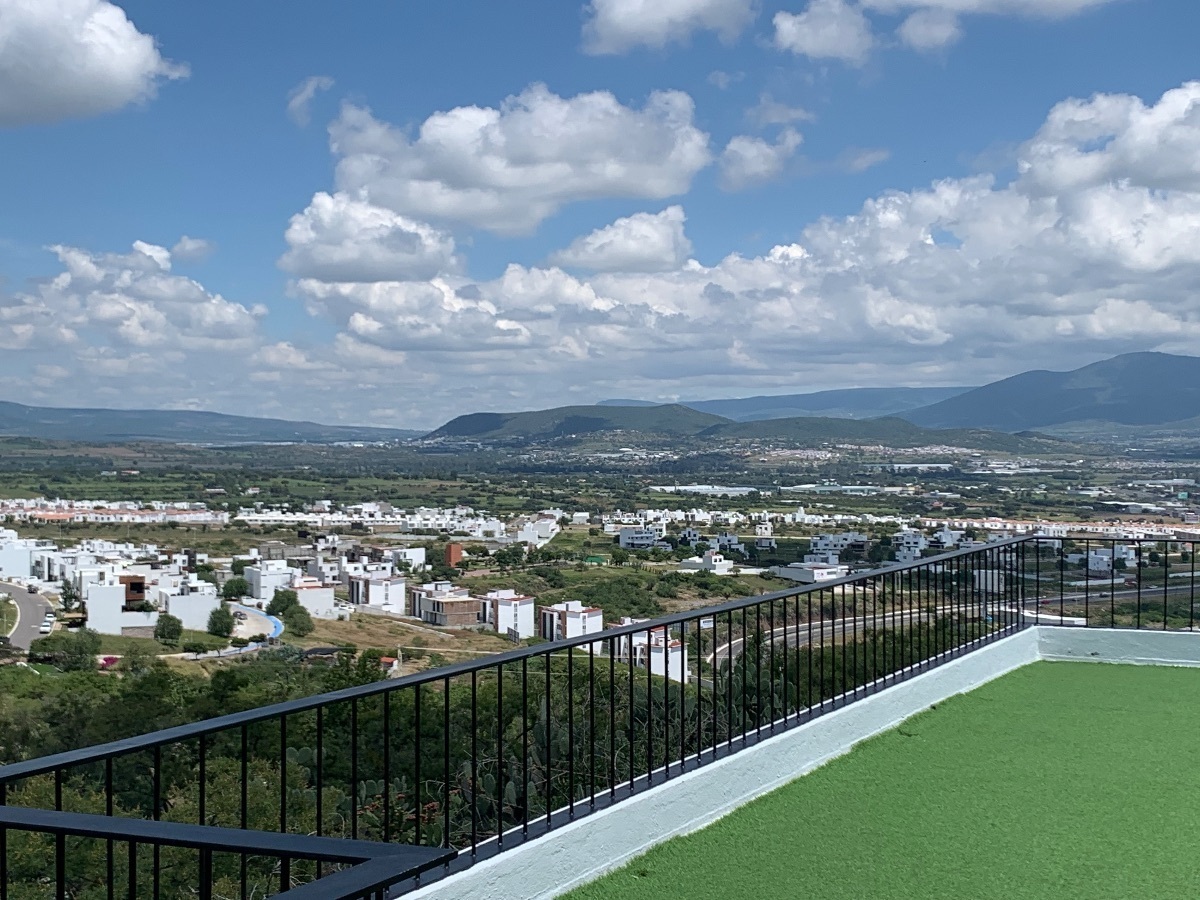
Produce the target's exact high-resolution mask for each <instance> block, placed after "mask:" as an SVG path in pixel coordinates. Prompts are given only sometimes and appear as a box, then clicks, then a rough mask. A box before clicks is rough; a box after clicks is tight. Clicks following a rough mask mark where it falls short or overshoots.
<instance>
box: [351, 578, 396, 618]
mask: <svg viewBox="0 0 1200 900" xmlns="http://www.w3.org/2000/svg"><path fill="white" fill-rule="evenodd" d="M349 587H350V603H351V605H354V606H374V607H377V608H379V609H382V610H383V611H385V612H394V613H396V615H400V616H407V615H408V614H409V606H408V589H407V582H406V581H405V579H403V578H401V577H399V576H397V575H358V576H355V577H353V578H351V579H350V585H349Z"/></svg>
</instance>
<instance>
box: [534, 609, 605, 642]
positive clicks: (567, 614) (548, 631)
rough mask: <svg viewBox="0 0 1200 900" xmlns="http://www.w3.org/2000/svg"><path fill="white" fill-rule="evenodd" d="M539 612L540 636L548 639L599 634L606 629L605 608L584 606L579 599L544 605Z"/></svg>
mask: <svg viewBox="0 0 1200 900" xmlns="http://www.w3.org/2000/svg"><path fill="white" fill-rule="evenodd" d="M538 612H539V614H540V615H539V620H538V636H539V637H542V638H544V639H545V640H547V641H560V640H564V639H566V638H573V637H582V636H583V635H585V634H599V633H600V632H602V631H603V630H604V610H602V609H600V608H599V607H596V606H584V605H583V604H582V603H580V602H579V601H578V600H567V601H566V602H564V603H555V604H554V605H553V606H543V607H542V608H541V609H540V610H539V611H538Z"/></svg>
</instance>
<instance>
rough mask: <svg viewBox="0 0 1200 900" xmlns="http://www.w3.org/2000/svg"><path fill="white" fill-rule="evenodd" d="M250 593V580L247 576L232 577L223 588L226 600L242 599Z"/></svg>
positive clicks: (222, 591)
mask: <svg viewBox="0 0 1200 900" xmlns="http://www.w3.org/2000/svg"><path fill="white" fill-rule="evenodd" d="M249 595H250V582H248V581H247V580H246V579H245V578H230V579H229V580H228V581H226V582H225V585H224V587H222V588H221V596H222V597H224V598H225V599H226V600H240V599H242V597H248V596H249Z"/></svg>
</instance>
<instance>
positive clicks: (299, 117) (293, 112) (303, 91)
mask: <svg viewBox="0 0 1200 900" xmlns="http://www.w3.org/2000/svg"><path fill="white" fill-rule="evenodd" d="M331 87H333V79H332V78H330V77H329V76H328V75H310V76H309V77H308V78H305V79H304V80H303V81H302V82H300V83H299V84H298V85H296V86H295V87H294V88H292V89H291V91H290V92H288V101H287V114H288V118H289V119H291V120H292V121H293V122H295V123H296V124H297V125H300V126H304V125H307V124H308V123H309V122H310V121H311V114H310V112H309V106H310V105H311V104H312V101H313V97H315V96H316V95H317V91H327V90H329V89H330V88H331Z"/></svg>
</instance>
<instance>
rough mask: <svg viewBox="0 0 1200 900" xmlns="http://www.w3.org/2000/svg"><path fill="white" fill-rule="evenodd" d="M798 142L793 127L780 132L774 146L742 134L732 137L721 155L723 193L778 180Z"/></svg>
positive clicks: (798, 144)
mask: <svg viewBox="0 0 1200 900" xmlns="http://www.w3.org/2000/svg"><path fill="white" fill-rule="evenodd" d="M801 141H802V138H801V137H800V133H799V132H797V131H796V130H794V129H792V128H785V129H783V131H782V132H780V134H779V137H778V138H776V139H775V143H773V144H772V143H770V142H768V141H765V140H763V139H762V138H757V137H751V136H749V135H745V134H741V135H738V136H737V137H735V138H732V139H731V140H730V141H729V143H728V144H726V145H725V151H724V152H723V153H722V154H721V176H720V179H719V180H720V184H721V188H722V190H726V191H740V190H742V189H744V188H748V187H754V186H757V185H760V184H766V183H767V182H768V181H773V180H774V179H775V178H778V177H779V176H780V175H781V174H782V173H783V170H784V167H785V166H786V165H787V162H788V160H789V159H791V158H792V157H793V156H794V155H795V153H796V150H797V148H798V147H799V146H800V144H801Z"/></svg>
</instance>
